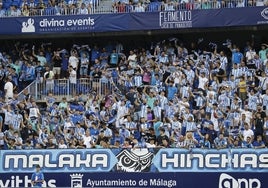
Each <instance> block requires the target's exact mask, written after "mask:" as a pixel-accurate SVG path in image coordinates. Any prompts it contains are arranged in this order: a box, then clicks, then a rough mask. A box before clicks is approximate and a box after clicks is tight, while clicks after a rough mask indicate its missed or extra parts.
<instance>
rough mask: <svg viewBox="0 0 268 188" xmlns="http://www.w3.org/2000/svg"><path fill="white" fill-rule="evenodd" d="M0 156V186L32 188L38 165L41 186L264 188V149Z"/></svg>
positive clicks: (267, 162)
mask: <svg viewBox="0 0 268 188" xmlns="http://www.w3.org/2000/svg"><path fill="white" fill-rule="evenodd" d="M0 156H1V158H0V161H1V162H0V187H30V182H31V181H30V177H31V173H33V172H34V171H35V168H34V167H35V165H37V164H38V165H40V166H41V168H42V171H43V172H44V173H45V180H46V182H45V183H44V187H177V188H180V187H181V188H183V187H189V188H191V187H196V186H199V187H219V188H238V187H239V186H240V187H241V188H242V187H243V188H253V187H254V188H260V187H268V179H267V178H265V177H267V175H268V151H267V149H257V150H256V149H233V150H230V149H222V150H216V149H211V150H205V149H192V150H187V149H178V148H174V149H172V148H167V149H147V148H143V149H77V150H68V149H63V150H12V151H10V150H1V151H0ZM193 180H194V181H193ZM81 185H82V186H81Z"/></svg>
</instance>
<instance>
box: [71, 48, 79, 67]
mask: <svg viewBox="0 0 268 188" xmlns="http://www.w3.org/2000/svg"><path fill="white" fill-rule="evenodd" d="M78 63H79V60H78V58H77V57H76V56H75V53H74V52H71V56H70V57H69V66H72V67H73V69H75V70H77V67H78Z"/></svg>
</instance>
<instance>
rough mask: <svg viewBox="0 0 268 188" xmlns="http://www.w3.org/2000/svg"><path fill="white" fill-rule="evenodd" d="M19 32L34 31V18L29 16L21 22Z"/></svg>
mask: <svg viewBox="0 0 268 188" xmlns="http://www.w3.org/2000/svg"><path fill="white" fill-rule="evenodd" d="M21 32H22V33H34V32H35V26H34V19H32V18H29V19H28V20H27V21H26V22H22V24H21Z"/></svg>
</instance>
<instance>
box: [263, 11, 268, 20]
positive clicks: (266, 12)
mask: <svg viewBox="0 0 268 188" xmlns="http://www.w3.org/2000/svg"><path fill="white" fill-rule="evenodd" d="M261 16H262V17H263V18H264V19H266V20H268V8H265V9H263V10H262V11H261Z"/></svg>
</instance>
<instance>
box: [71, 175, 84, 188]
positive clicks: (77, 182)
mask: <svg viewBox="0 0 268 188" xmlns="http://www.w3.org/2000/svg"><path fill="white" fill-rule="evenodd" d="M70 176H71V187H72V188H75V187H76V188H82V187H83V176H84V175H83V174H71V175H70Z"/></svg>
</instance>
